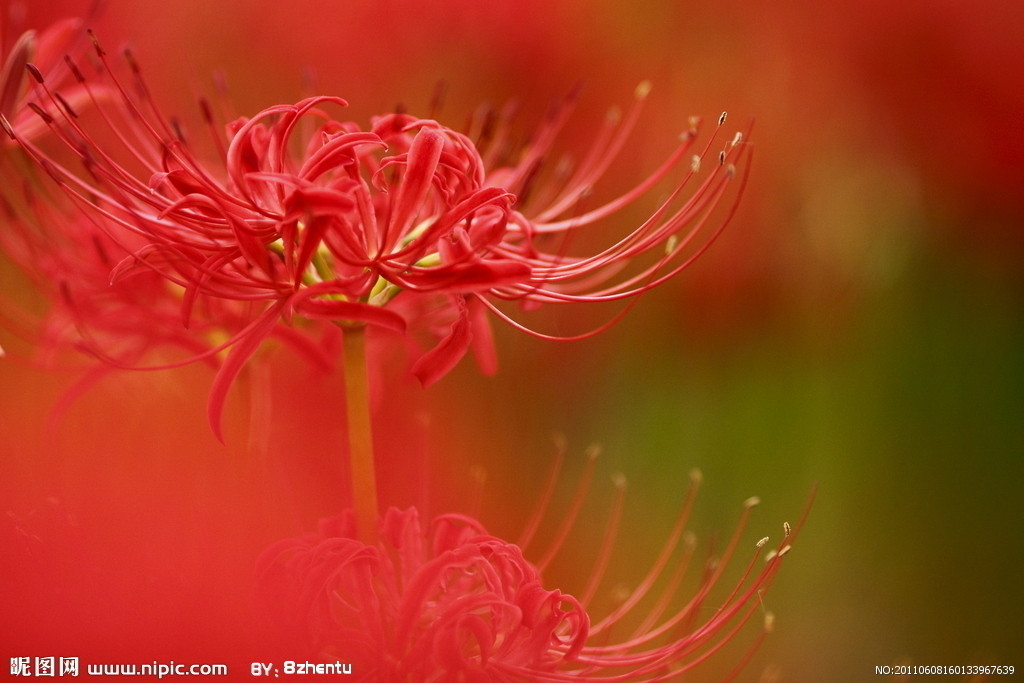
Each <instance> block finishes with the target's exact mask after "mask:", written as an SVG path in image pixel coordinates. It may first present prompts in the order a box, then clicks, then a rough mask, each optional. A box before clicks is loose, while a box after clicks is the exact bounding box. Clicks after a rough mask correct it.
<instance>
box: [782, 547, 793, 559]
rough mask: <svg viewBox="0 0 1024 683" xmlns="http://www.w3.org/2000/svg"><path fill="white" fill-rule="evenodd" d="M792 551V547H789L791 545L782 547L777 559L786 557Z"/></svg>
mask: <svg viewBox="0 0 1024 683" xmlns="http://www.w3.org/2000/svg"><path fill="white" fill-rule="evenodd" d="M792 549H793V546H791V545H784V546H782V547H781V548H780V549H779V557H783V556H784V555H786V554H787V553H788V552H789V551H790V550H792Z"/></svg>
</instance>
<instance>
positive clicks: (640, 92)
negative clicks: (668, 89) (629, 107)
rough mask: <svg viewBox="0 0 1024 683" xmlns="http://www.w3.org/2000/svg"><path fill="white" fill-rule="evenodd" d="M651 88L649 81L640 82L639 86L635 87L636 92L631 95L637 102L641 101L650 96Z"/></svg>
mask: <svg viewBox="0 0 1024 683" xmlns="http://www.w3.org/2000/svg"><path fill="white" fill-rule="evenodd" d="M652 87H654V86H653V85H651V82H650V81H640V84H639V85H637V86H636V90H634V91H633V94H634V95H635V96H636V98H637V99H638V100H642V99H644V98H645V97H647V96H648V95H650V94H651V88H652Z"/></svg>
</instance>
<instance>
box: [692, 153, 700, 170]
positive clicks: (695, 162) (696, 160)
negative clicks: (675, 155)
mask: <svg viewBox="0 0 1024 683" xmlns="http://www.w3.org/2000/svg"><path fill="white" fill-rule="evenodd" d="M690 170H691V171H693V172H694V173H698V172H700V155H698V154H694V155H693V156H692V157H691V158H690Z"/></svg>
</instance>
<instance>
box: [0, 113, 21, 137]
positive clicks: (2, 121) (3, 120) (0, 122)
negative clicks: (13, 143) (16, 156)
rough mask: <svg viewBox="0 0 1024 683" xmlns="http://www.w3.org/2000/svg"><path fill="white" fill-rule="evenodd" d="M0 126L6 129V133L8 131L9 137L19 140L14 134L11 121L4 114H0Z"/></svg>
mask: <svg viewBox="0 0 1024 683" xmlns="http://www.w3.org/2000/svg"><path fill="white" fill-rule="evenodd" d="M0 127H2V128H3V129H4V132H5V133H7V137H9V138H10V139H12V140H17V138H16V137H15V136H14V128H12V127H11V122H10V121H8V120H7V117H6V116H4V115H3V114H0Z"/></svg>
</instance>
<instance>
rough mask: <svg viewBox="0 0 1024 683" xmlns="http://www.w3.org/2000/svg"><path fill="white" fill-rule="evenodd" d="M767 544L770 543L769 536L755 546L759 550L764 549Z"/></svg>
mask: <svg viewBox="0 0 1024 683" xmlns="http://www.w3.org/2000/svg"><path fill="white" fill-rule="evenodd" d="M767 542H768V537H767V536H765V537H764V538H762V539H761V540H760V541H758V542H757V543H756V544H755V545H756V546H757V547H758V548H763V547H764V544H765V543H767Z"/></svg>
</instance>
